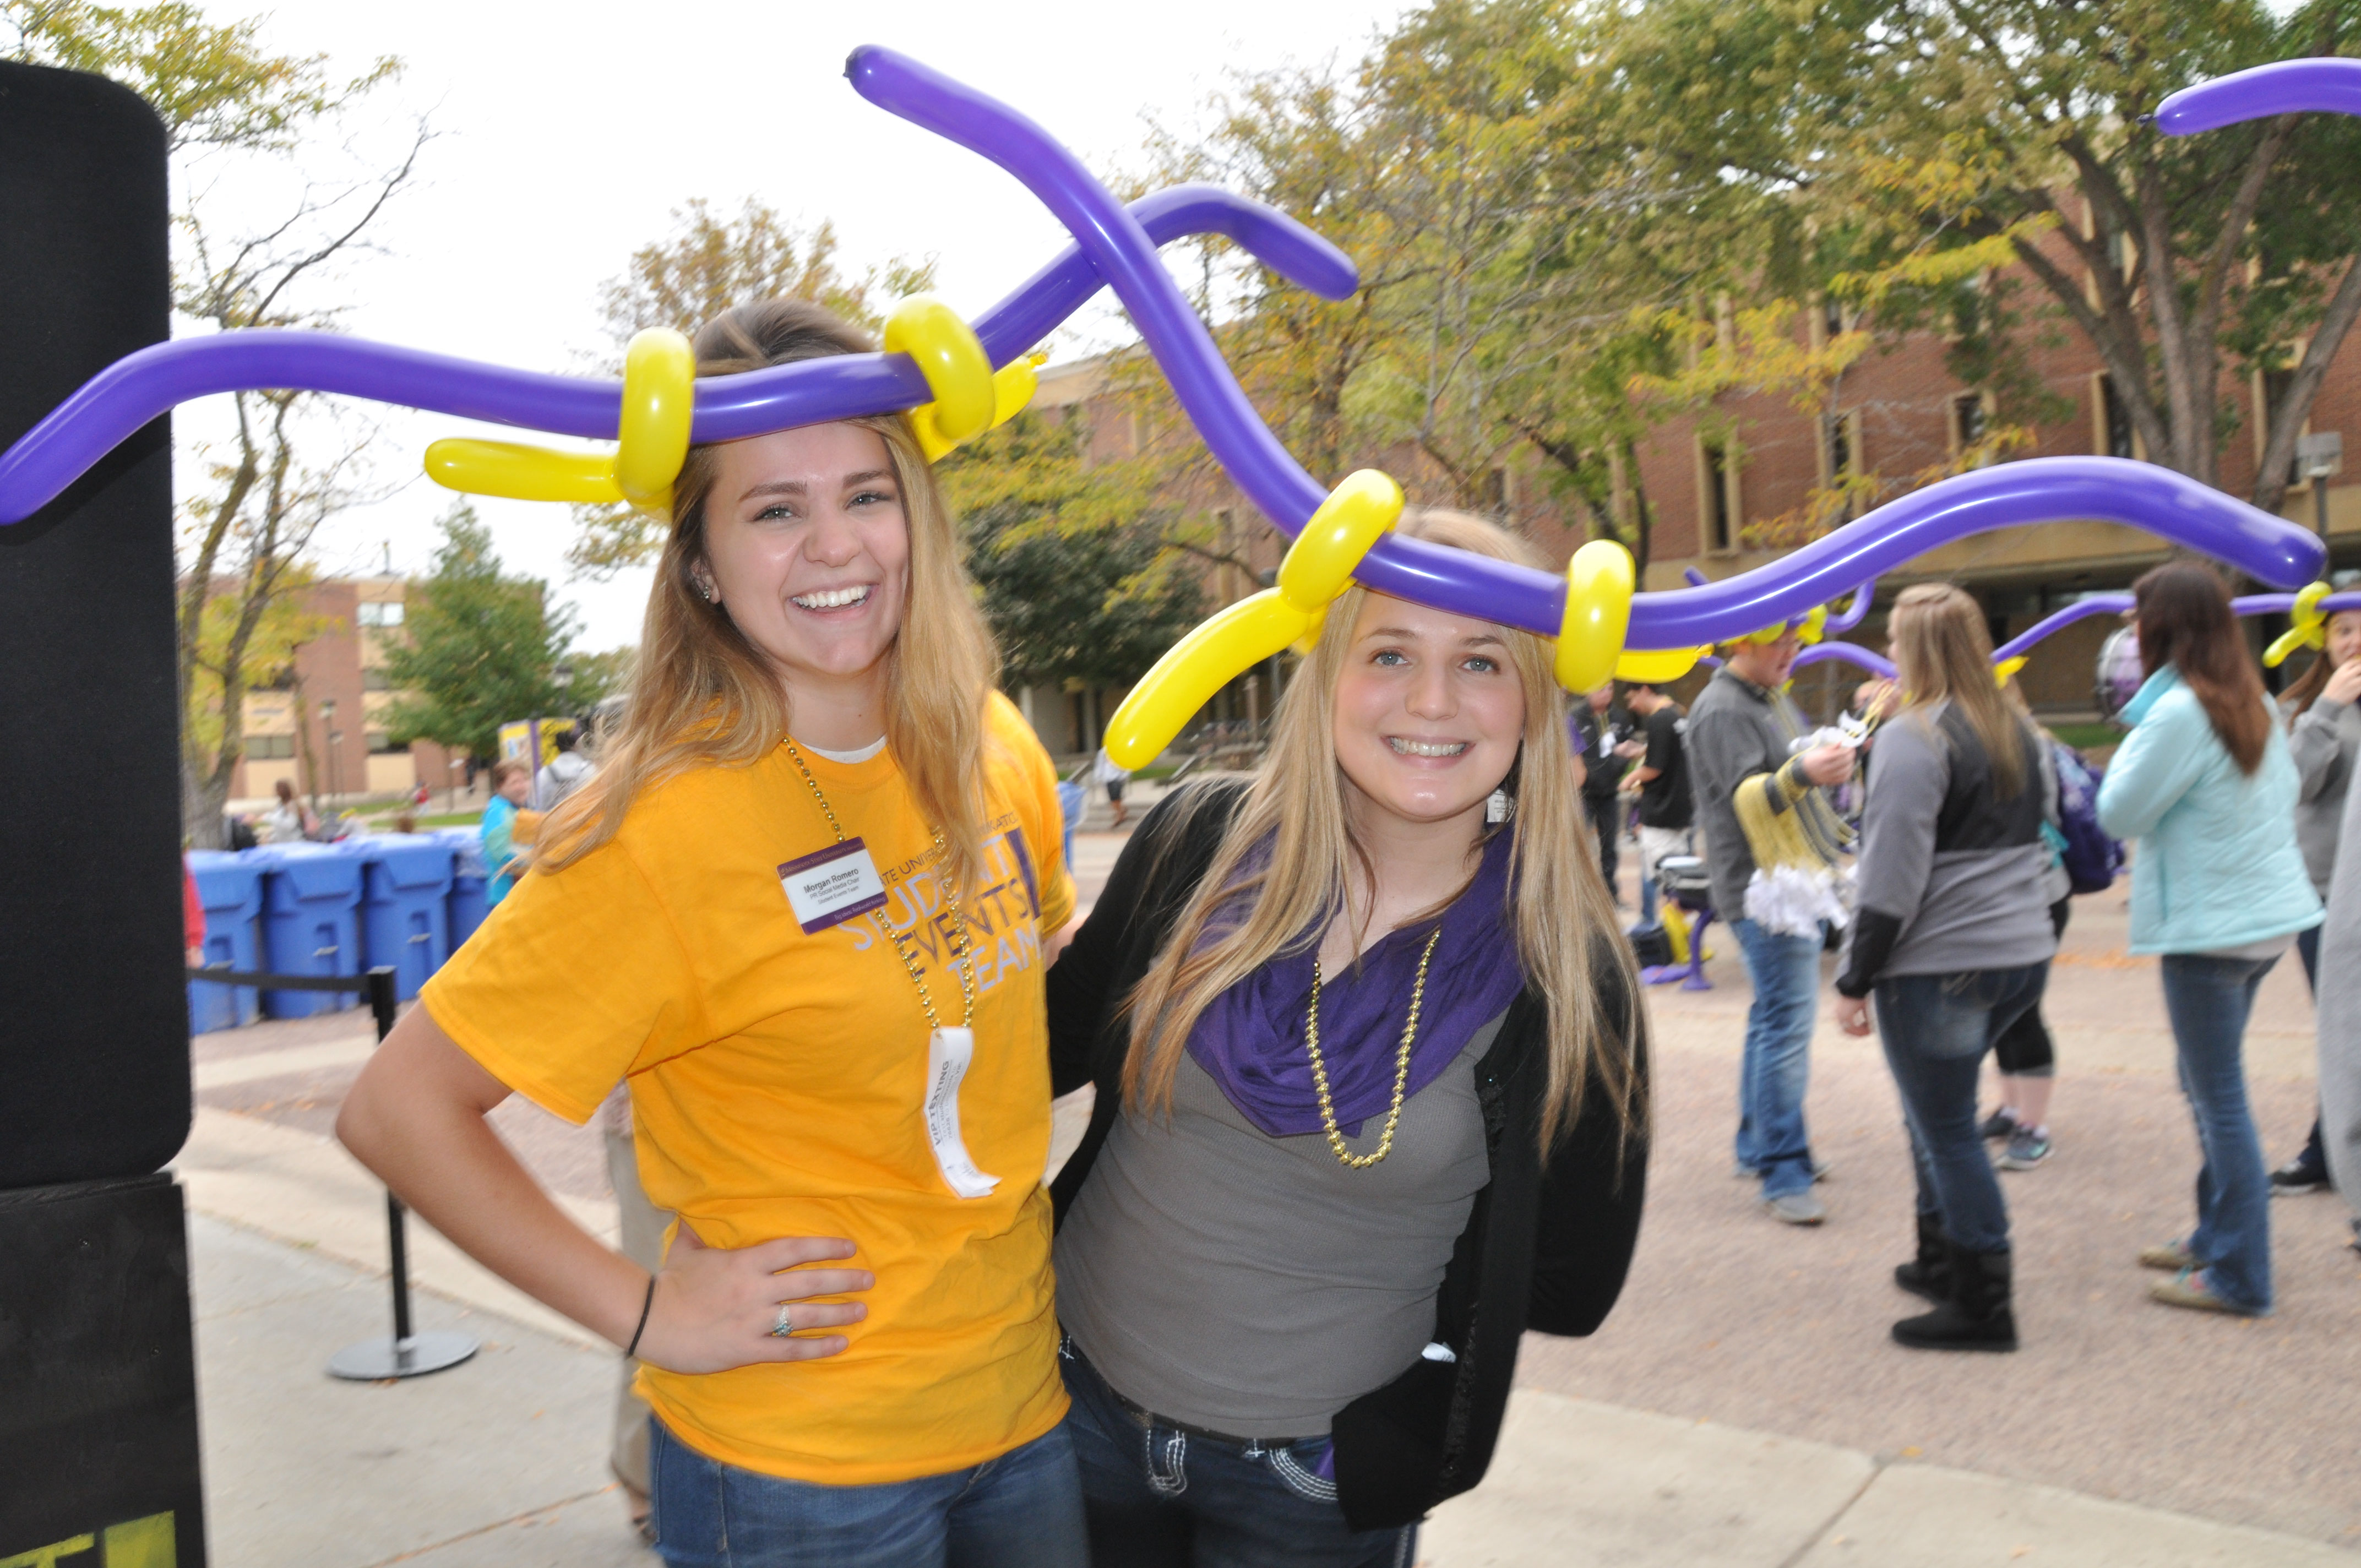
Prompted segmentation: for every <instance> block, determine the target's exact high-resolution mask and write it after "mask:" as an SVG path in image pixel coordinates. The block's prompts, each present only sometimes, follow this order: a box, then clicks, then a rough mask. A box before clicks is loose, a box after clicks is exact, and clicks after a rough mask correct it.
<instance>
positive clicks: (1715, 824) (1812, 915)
mask: <svg viewBox="0 0 2361 1568" xmlns="http://www.w3.org/2000/svg"><path fill="white" fill-rule="evenodd" d="M1797 646H1798V642H1797V638H1796V632H1795V627H1794V626H1793V625H1792V624H1790V625H1785V626H1781V627H1778V628H1775V629H1773V630H1770V631H1767V632H1763V633H1758V634H1756V635H1755V636H1754V637H1750V638H1744V639H1741V640H1740V641H1737V642H1735V643H1732V644H1731V645H1730V650H1729V658H1728V660H1727V662H1725V663H1723V665H1722V667H1721V670H1720V672H1719V674H1716V675H1715V676H1714V677H1713V679H1712V680H1711V681H1710V682H1708V683H1707V685H1706V688H1705V690H1704V691H1703V692H1702V693H1700V694H1699V695H1698V696H1697V703H1696V705H1695V706H1694V707H1691V708H1690V709H1689V727H1688V731H1687V733H1686V736H1685V737H1684V738H1683V739H1684V743H1685V744H1686V748H1687V760H1688V764H1689V779H1690V783H1691V784H1692V785H1693V787H1694V788H1695V790H1696V792H1697V827H1698V828H1699V829H1700V830H1701V831H1702V833H1703V835H1704V838H1705V861H1706V865H1707V867H1708V870H1709V871H1710V872H1711V873H1712V877H1713V906H1714V909H1715V911H1716V912H1717V913H1719V915H1720V916H1721V917H1722V918H1723V919H1724V920H1725V921H1727V922H1728V923H1729V925H1730V934H1731V935H1732V936H1734V937H1736V938H1738V948H1739V952H1740V953H1741V955H1742V956H1743V957H1744V959H1745V960H1746V976H1747V979H1748V980H1749V981H1752V984H1753V987H1754V1000H1753V1002H1752V1003H1750V1004H1749V1005H1748V1007H1747V1009H1746V1047H1745V1051H1744V1054H1743V1055H1742V1057H1741V1058H1740V1066H1739V1078H1738V1140H1737V1150H1736V1152H1737V1160H1738V1163H1737V1168H1738V1170H1739V1172H1740V1173H1741V1175H1748V1176H1759V1177H1760V1178H1761V1179H1762V1182H1763V1187H1762V1192H1763V1206H1764V1208H1765V1209H1767V1210H1768V1211H1769V1212H1770V1213H1771V1214H1772V1215H1773V1217H1774V1218H1776V1219H1778V1220H1780V1221H1782V1222H1784V1223H1787V1224H1791V1225H1817V1224H1818V1223H1821V1222H1822V1221H1823V1220H1825V1219H1827V1218H1828V1210H1827V1209H1826V1207H1824V1206H1823V1205H1822V1204H1821V1202H1820V1201H1819V1199H1818V1198H1817V1196H1815V1195H1814V1194H1813V1191H1812V1184H1813V1183H1814V1181H1815V1180H1817V1177H1818V1170H1819V1167H1818V1164H1817V1162H1816V1161H1815V1160H1814V1159H1813V1158H1812V1148H1811V1141H1810V1138H1809V1136H1808V1135H1807V1133H1806V1129H1805V1125H1804V1092H1805V1090H1806V1086H1807V1084H1808V1081H1809V1079H1810V1074H1811V1051H1812V1025H1813V1024H1814V1023H1815V1022H1816V1021H1817V1016H1818V1013H1819V992H1820V953H1821V950H1822V940H1821V936H1820V930H1821V927H1820V926H1819V925H1818V923H1817V922H1818V919H1819V917H1820V916H1818V914H1817V911H1805V912H1803V913H1802V914H1801V915H1800V916H1798V915H1797V914H1796V913H1795V912H1794V911H1789V912H1788V918H1786V919H1784V920H1780V919H1772V918H1769V917H1768V916H1769V911H1768V909H1767V908H1763V909H1761V910H1760V913H1762V914H1763V916H1765V917H1764V918H1757V913H1758V910H1757V909H1756V908H1750V906H1749V904H1748V893H1749V890H1750V887H1752V886H1754V885H1757V883H1756V873H1757V872H1758V871H1759V872H1764V873H1766V878H1767V874H1768V873H1770V872H1773V871H1774V870H1776V869H1778V868H1776V867H1774V866H1773V865H1771V864H1768V863H1758V862H1761V861H1763V860H1764V858H1765V857H1764V856H1760V855H1758V854H1757V853H1756V845H1755V843H1754V841H1753V839H1752V837H1750V830H1749V828H1747V827H1746V825H1745V823H1744V821H1743V820H1742V819H1741V807H1740V798H1741V795H1746V796H1747V797H1748V799H1749V800H1750V801H1751V802H1752V803H1753V804H1755V805H1759V806H1763V807H1764V808H1765V809H1764V813H1763V815H1764V816H1766V817H1778V818H1781V819H1783V820H1784V824H1785V825H1786V826H1787V827H1788V828H1791V829H1800V830H1801V832H1800V835H1799V836H1800V837H1801V838H1803V839H1807V840H1808V841H1809V842H1810V844H1811V845H1812V846H1813V848H1814V849H1815V850H1817V857H1818V858H1819V859H1820V860H1821V861H1823V862H1824V863H1826V862H1832V861H1834V859H1835V855H1836V851H1837V850H1838V848H1839V845H1840V842H1841V840H1842V839H1843V837H1844V832H1845V830H1844V828H1843V825H1842V824H1841V823H1840V822H1839V821H1838V819H1837V817H1836V813H1835V812H1834V810H1833V809H1832V808H1831V807H1830V806H1829V805H1828V786H1829V785H1831V784H1842V783H1844V782H1845V781H1846V780H1847V779H1850V777H1851V776H1852V769H1853V754H1852V751H1851V750H1850V748H1849V747H1844V746H1813V747H1807V748H1804V749H1802V750H1799V749H1798V748H1799V747H1801V746H1802V744H1803V741H1804V739H1805V738H1806V736H1807V735H1808V734H1809V733H1810V729H1809V727H1808V726H1806V724H1805V722H1804V717H1803V715H1802V714H1801V713H1799V712H1798V711H1797V710H1796V707H1795V704H1794V703H1793V702H1791V701H1790V700H1788V697H1787V694H1786V693H1785V692H1784V691H1782V690H1781V689H1780V688H1781V687H1782V686H1783V685H1785V683H1786V680H1787V673H1788V671H1789V670H1791V669H1793V668H1794V667H1795V651H1796V648H1797ZM1760 819H1761V818H1758V820H1760ZM1770 848H1771V847H1770V846H1768V845H1766V846H1764V849H1765V851H1766V853H1767V852H1768V851H1769V850H1770ZM1828 880H1829V882H1830V883H1831V886H1830V890H1829V893H1828V899H1829V902H1830V903H1831V904H1833V902H1834V892H1833V885H1832V883H1833V879H1828ZM1762 902H1763V904H1767V903H1768V902H1770V901H1768V900H1765V901H1762ZM1839 913H1840V911H1839ZM1798 927H1800V928H1798Z"/></svg>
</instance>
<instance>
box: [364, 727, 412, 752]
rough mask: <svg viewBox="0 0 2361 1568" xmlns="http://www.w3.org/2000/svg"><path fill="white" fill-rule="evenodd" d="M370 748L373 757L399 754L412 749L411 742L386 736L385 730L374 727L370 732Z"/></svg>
mask: <svg viewBox="0 0 2361 1568" xmlns="http://www.w3.org/2000/svg"><path fill="white" fill-rule="evenodd" d="M368 749H369V755H370V756H372V757H390V756H397V755H399V754H401V753H402V752H405V751H409V750H410V742H409V741H407V740H388V739H387V738H386V733H385V731H384V730H382V729H372V730H370V731H369V732H368Z"/></svg>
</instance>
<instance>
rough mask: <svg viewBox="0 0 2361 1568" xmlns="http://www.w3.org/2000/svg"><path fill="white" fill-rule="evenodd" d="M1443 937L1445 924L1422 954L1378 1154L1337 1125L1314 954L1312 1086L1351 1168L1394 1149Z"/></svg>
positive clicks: (1308, 1019)
mask: <svg viewBox="0 0 2361 1568" xmlns="http://www.w3.org/2000/svg"><path fill="white" fill-rule="evenodd" d="M1442 939H1443V927H1441V926H1437V927H1435V928H1434V931H1433V935H1431V936H1429V937H1428V938H1427V939H1426V950H1425V951H1423V952H1422V953H1420V954H1419V955H1418V980H1417V981H1416V982H1415V983H1413V984H1412V985H1411V988H1410V1022H1408V1023H1407V1024H1404V1025H1402V1037H1401V1049H1400V1052H1399V1053H1397V1055H1396V1058H1395V1061H1394V1105H1393V1109H1392V1110H1390V1111H1389V1112H1387V1113H1386V1131H1385V1135H1384V1136H1382V1137H1380V1138H1379V1139H1378V1152H1377V1153H1375V1154H1355V1153H1354V1152H1353V1151H1352V1148H1351V1147H1350V1146H1348V1145H1347V1144H1346V1143H1345V1135H1344V1133H1343V1131H1342V1130H1340V1129H1339V1128H1338V1127H1337V1125H1336V1106H1335V1103H1334V1102H1333V1101H1331V1100H1330V1099H1329V1098H1328V1065H1327V1064H1326V1063H1325V1062H1323V1061H1322V1060H1321V1059H1320V955H1319V954H1318V953H1313V954H1312V1010H1311V1011H1310V1012H1309V1013H1307V1014H1305V1015H1304V1019H1303V1044H1304V1047H1305V1048H1306V1049H1307V1050H1309V1051H1310V1052H1311V1053H1312V1088H1313V1089H1315V1090H1317V1091H1319V1093H1320V1123H1321V1125H1323V1127H1325V1128H1327V1130H1328V1146H1329V1148H1330V1149H1332V1150H1334V1153H1335V1156H1336V1157H1337V1159H1338V1160H1340V1161H1341V1162H1343V1164H1344V1165H1345V1168H1346V1169H1348V1170H1367V1169H1368V1168H1369V1167H1371V1166H1373V1165H1375V1164H1377V1163H1378V1161H1379V1160H1381V1159H1383V1158H1385V1157H1386V1156H1388V1155H1389V1154H1391V1153H1392V1152H1393V1148H1394V1129H1395V1128H1396V1127H1397V1126H1400V1124H1401V1113H1402V1091H1403V1090H1404V1089H1406V1088H1407V1087H1409V1084H1410V1047H1411V1042H1412V1041H1414V1040H1416V1039H1417V1038H1418V1010H1419V1006H1420V1004H1421V1003H1423V1002H1424V1001H1425V1000H1426V963H1427V960H1428V959H1432V958H1433V957H1434V944H1435V943H1437V942H1439V941H1441V940H1442Z"/></svg>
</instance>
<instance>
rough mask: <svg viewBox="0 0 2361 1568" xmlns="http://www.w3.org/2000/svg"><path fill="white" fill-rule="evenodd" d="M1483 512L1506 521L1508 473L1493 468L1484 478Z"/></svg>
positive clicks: (1504, 470) (1507, 510) (1501, 469)
mask: <svg viewBox="0 0 2361 1568" xmlns="http://www.w3.org/2000/svg"><path fill="white" fill-rule="evenodd" d="M1484 510H1486V511H1488V512H1489V513H1491V514H1492V516H1493V517H1495V518H1497V519H1499V520H1501V521H1506V520H1507V518H1508V515H1509V471H1508V470H1507V469H1506V468H1495V469H1493V470H1492V471H1491V472H1490V473H1488V474H1487V475H1485V476H1484Z"/></svg>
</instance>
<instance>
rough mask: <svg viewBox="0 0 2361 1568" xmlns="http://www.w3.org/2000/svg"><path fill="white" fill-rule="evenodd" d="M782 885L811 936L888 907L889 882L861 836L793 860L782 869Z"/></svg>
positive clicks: (788, 900)
mask: <svg viewBox="0 0 2361 1568" xmlns="http://www.w3.org/2000/svg"><path fill="white" fill-rule="evenodd" d="M779 885H780V886H781V887H783V888H785V889H786V890H787V904H788V905H789V906H790V907H792V908H793V909H794V910H795V912H796V923H797V924H798V925H800V926H802V927H803V928H804V935H805V936H807V937H809V936H814V935H817V934H818V933H819V932H821V931H825V930H827V929H828V928H829V927H831V926H835V925H838V924H840V923H841V922H843V921H847V920H850V919H851V918H853V917H854V916H859V915H866V914H868V913H869V912H870V911H871V910H873V909H883V908H884V907H885V882H884V878H882V877H880V876H879V875H878V874H877V862H876V861H873V860H871V859H870V858H869V847H868V846H867V845H865V844H863V843H862V841H861V840H860V839H846V840H845V841H844V842H843V843H841V844H830V845H829V847H828V848H827V849H825V850H818V851H817V852H816V853H813V854H808V855H806V856H805V857H803V859H801V860H799V861H788V862H787V863H786V864H785V865H784V866H781V867H780V868H779Z"/></svg>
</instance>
